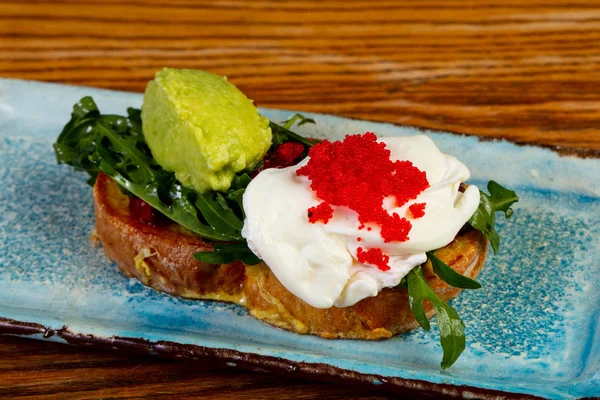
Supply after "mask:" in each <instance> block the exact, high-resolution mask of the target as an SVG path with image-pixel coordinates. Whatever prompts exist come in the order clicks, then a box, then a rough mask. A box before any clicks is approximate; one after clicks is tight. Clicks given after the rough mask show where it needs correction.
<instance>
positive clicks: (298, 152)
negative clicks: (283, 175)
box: [262, 142, 305, 169]
mask: <svg viewBox="0 0 600 400" xmlns="http://www.w3.org/2000/svg"><path fill="white" fill-rule="evenodd" d="M304 150H305V148H304V145H303V144H301V143H298V142H285V143H282V144H280V145H279V146H278V147H277V148H276V149H275V150H274V151H273V152H272V153H270V154H267V156H266V157H265V158H264V165H263V168H262V169H267V168H285V167H289V166H291V165H294V164H295V163H296V162H297V161H298V159H299V158H300V157H302V154H304Z"/></svg>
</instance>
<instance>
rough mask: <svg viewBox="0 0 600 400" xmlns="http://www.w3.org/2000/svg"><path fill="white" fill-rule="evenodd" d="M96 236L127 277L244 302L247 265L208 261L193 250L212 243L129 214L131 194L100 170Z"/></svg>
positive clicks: (184, 293)
mask: <svg viewBox="0 0 600 400" xmlns="http://www.w3.org/2000/svg"><path fill="white" fill-rule="evenodd" d="M94 213H95V217H96V234H97V235H98V237H99V238H100V241H101V242H102V246H103V247H104V251H105V252H106V255H107V256H108V258H110V259H111V260H113V261H114V262H116V263H117V265H118V266H119V269H120V270H121V271H122V272H123V273H124V274H125V275H127V276H130V277H134V278H136V279H138V280H139V281H140V282H142V283H143V284H144V285H147V286H150V287H152V288H154V289H156V290H159V291H161V292H166V293H169V294H172V295H174V296H181V297H187V298H192V299H212V300H222V301H233V302H239V301H240V299H241V298H242V286H243V282H244V275H245V269H246V266H245V265H244V264H243V263H242V262H240V261H238V262H233V263H231V264H226V265H215V264H207V263H203V262H200V261H196V260H195V259H194V253H196V252H199V251H208V250H211V249H212V247H211V245H210V244H209V243H207V242H205V241H204V240H202V239H200V238H198V237H196V236H194V235H192V234H190V233H188V232H186V231H185V230H184V229H183V228H181V227H180V226H179V225H177V224H174V223H171V224H166V225H164V226H152V225H148V224H146V223H143V222H141V221H139V220H138V219H137V218H134V217H133V216H132V215H131V214H130V212H129V197H127V196H126V195H124V194H123V193H121V191H120V190H119V187H118V186H117V184H116V183H115V182H114V181H113V180H112V179H111V178H109V177H108V176H106V175H104V174H100V175H99V176H98V179H97V180H96V184H95V185H94Z"/></svg>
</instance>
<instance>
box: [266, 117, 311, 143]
mask: <svg viewBox="0 0 600 400" xmlns="http://www.w3.org/2000/svg"><path fill="white" fill-rule="evenodd" d="M269 126H270V127H271V132H272V133H273V144H272V146H275V147H276V146H279V145H280V144H282V143H284V142H287V141H289V140H293V141H294V142H298V143H302V144H303V145H305V146H308V147H312V146H314V145H315V144H316V142H312V141H310V140H308V139H306V138H304V137H302V136H300V135H298V134H297V133H294V132H292V131H290V130H289V129H287V128H285V127H283V126H281V125H277V124H276V123H275V122H273V121H270V122H269Z"/></svg>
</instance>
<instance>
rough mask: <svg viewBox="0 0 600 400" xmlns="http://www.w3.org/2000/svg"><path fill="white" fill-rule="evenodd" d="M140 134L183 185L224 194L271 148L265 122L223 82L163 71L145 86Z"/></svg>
mask: <svg viewBox="0 0 600 400" xmlns="http://www.w3.org/2000/svg"><path fill="white" fill-rule="evenodd" d="M142 124H143V133H144V137H145V139H146V142H147V143H148V146H149V147H150V150H151V151H152V155H153V156H154V158H155V159H156V161H158V163H159V164H160V165H161V166H162V167H163V168H165V169H166V170H169V171H173V172H174V173H175V176H176V177H177V179H179V181H181V183H182V184H183V185H184V186H187V187H190V188H193V189H195V190H197V191H199V192H200V193H204V192H207V191H210V190H215V191H221V192H224V191H227V189H229V187H230V185H231V181H232V179H233V177H234V175H235V173H236V172H239V171H242V170H244V169H247V168H251V167H253V166H254V165H255V164H256V163H257V162H258V161H260V160H261V159H262V158H263V157H264V155H265V154H266V152H267V150H268V149H269V146H270V145H271V128H269V121H268V120H267V119H266V118H264V117H263V116H261V115H259V114H258V111H257V109H256V107H255V106H254V104H253V102H252V100H250V99H248V98H247V97H246V96H245V95H244V94H243V93H242V92H241V91H239V90H238V89H237V88H236V87H235V86H234V85H232V84H231V83H229V82H228V81H227V79H226V78H225V77H221V76H218V75H214V74H211V73H209V72H205V71H196V70H185V69H170V68H165V69H163V70H162V71H160V72H158V73H157V74H156V77H155V78H154V80H153V81H150V82H149V83H148V86H147V88H146V93H145V94H144V104H143V105H142Z"/></svg>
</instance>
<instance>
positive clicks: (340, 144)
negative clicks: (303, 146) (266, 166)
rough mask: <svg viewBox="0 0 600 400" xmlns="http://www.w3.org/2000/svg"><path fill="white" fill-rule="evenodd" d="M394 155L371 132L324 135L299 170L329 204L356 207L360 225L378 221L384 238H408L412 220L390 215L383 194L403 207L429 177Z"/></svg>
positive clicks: (385, 240)
mask: <svg viewBox="0 0 600 400" xmlns="http://www.w3.org/2000/svg"><path fill="white" fill-rule="evenodd" d="M390 154H391V153H390V151H389V150H388V149H387V148H386V147H385V143H379V142H377V136H375V134H373V133H370V132H367V133H365V134H364V135H348V136H346V138H345V139H344V140H343V141H337V142H330V141H328V140H324V141H323V142H321V143H319V144H316V145H315V146H313V147H312V148H311V149H310V151H309V154H308V155H309V156H310V159H309V161H308V163H307V164H306V165H305V166H303V167H302V168H300V169H298V171H296V174H297V175H298V176H306V177H308V179H310V181H311V184H310V187H311V189H312V190H313V191H314V192H315V194H316V195H317V197H319V198H320V199H321V200H322V201H323V202H324V203H327V204H330V205H334V206H345V207H348V208H350V209H351V210H354V211H355V212H356V213H357V214H358V220H359V222H360V224H361V226H364V225H365V224H367V223H375V224H377V225H379V226H380V227H381V237H382V238H383V240H384V242H385V243H388V242H392V241H398V242H405V241H407V240H408V239H409V237H408V234H409V232H410V229H411V227H412V225H411V223H410V221H408V220H407V219H406V218H401V217H400V216H399V215H398V214H396V213H394V214H393V215H390V214H388V212H387V211H386V210H385V209H384V208H383V199H384V198H386V197H388V196H393V197H395V199H396V205H397V206H398V207H401V206H403V205H404V204H406V203H407V202H408V201H410V200H414V199H415V198H416V197H417V196H418V195H419V194H420V193H421V192H422V191H424V190H425V189H427V188H428V187H429V182H428V181H427V176H426V174H425V172H423V171H421V170H419V169H418V168H417V167H415V166H414V165H413V164H412V163H411V162H410V161H392V160H390ZM322 204H323V203H322ZM319 207H320V206H319ZM369 251H370V250H369ZM382 254H383V253H382ZM359 261H360V260H359Z"/></svg>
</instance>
